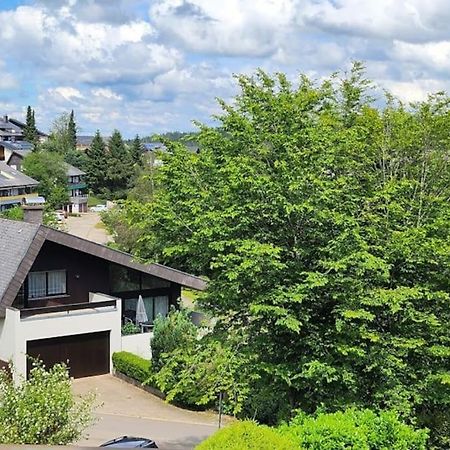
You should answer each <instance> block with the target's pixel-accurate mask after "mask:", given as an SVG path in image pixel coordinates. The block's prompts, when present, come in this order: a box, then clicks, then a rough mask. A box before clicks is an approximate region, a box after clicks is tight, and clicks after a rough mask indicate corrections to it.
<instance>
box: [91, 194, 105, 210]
mask: <svg viewBox="0 0 450 450" xmlns="http://www.w3.org/2000/svg"><path fill="white" fill-rule="evenodd" d="M105 203H106V201H105V200H102V199H101V198H99V197H96V196H95V195H93V194H89V197H88V207H89V208H90V207H91V206H95V205H100V204H102V205H104V204H105Z"/></svg>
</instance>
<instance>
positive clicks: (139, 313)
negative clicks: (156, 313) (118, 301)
mask: <svg viewBox="0 0 450 450" xmlns="http://www.w3.org/2000/svg"><path fill="white" fill-rule="evenodd" d="M142 322H148V316H147V311H146V310H145V305H144V300H143V299H142V295H140V296H139V298H138V301H137V306H136V323H137V324H139V323H142Z"/></svg>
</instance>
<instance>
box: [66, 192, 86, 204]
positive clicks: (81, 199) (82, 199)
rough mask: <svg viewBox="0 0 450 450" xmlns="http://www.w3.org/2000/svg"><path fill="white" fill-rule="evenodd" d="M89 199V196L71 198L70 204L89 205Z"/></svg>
mask: <svg viewBox="0 0 450 450" xmlns="http://www.w3.org/2000/svg"><path fill="white" fill-rule="evenodd" d="M88 197H89V196H88V195H87V194H82V195H75V196H71V197H70V203H72V204H75V205H79V204H80V203H87V201H88Z"/></svg>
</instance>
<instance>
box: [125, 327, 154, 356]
mask: <svg viewBox="0 0 450 450" xmlns="http://www.w3.org/2000/svg"><path fill="white" fill-rule="evenodd" d="M152 336H153V333H138V334H130V335H129V336H122V351H124V352H130V353H134V354H135V355H139V356H141V357H142V358H145V359H151V358H152V351H151V349H150V339H151V338H152Z"/></svg>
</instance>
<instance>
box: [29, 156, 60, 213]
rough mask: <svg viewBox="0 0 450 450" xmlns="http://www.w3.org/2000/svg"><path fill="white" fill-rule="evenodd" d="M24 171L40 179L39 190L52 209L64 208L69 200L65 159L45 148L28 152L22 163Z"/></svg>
mask: <svg viewBox="0 0 450 450" xmlns="http://www.w3.org/2000/svg"><path fill="white" fill-rule="evenodd" d="M22 168H23V171H24V173H26V174H27V175H28V176H30V177H32V178H34V179H35V180H37V181H39V187H38V191H39V194H40V195H43V196H44V197H45V199H46V202H47V207H48V208H51V209H59V208H62V207H63V206H64V205H65V204H67V203H68V201H69V195H68V191H67V175H66V166H65V163H64V159H63V157H62V156H61V155H59V154H57V153H52V152H48V151H44V150H40V151H35V152H32V153H30V154H28V155H27V156H26V157H25V158H24V160H23V165H22Z"/></svg>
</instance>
